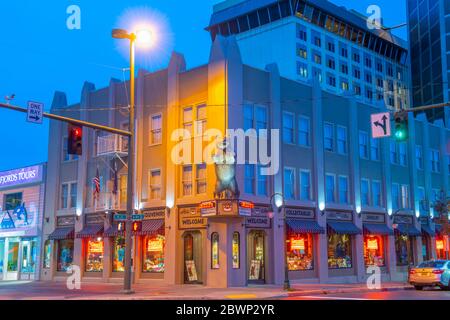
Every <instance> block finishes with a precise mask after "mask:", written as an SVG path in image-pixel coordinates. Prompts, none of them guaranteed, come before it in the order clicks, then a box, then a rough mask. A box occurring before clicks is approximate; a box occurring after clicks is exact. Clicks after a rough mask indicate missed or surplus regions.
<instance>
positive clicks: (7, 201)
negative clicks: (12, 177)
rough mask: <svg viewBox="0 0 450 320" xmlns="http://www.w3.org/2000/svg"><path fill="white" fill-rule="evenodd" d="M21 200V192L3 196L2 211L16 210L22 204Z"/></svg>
mask: <svg viewBox="0 0 450 320" xmlns="http://www.w3.org/2000/svg"><path fill="white" fill-rule="evenodd" d="M22 198H23V193H22V192H15V193H9V194H5V196H4V204H3V209H4V210H14V209H16V208H17V207H18V206H20V205H21V204H22Z"/></svg>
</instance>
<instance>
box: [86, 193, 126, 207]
mask: <svg viewBox="0 0 450 320" xmlns="http://www.w3.org/2000/svg"><path fill="white" fill-rule="evenodd" d="M125 207H126V203H125V202H122V203H121V202H120V199H119V194H117V195H114V194H112V193H111V192H100V194H99V195H98V197H97V198H96V199H95V200H94V208H95V210H97V211H103V210H121V209H125Z"/></svg>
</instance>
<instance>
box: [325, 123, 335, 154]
mask: <svg viewBox="0 0 450 320" xmlns="http://www.w3.org/2000/svg"><path fill="white" fill-rule="evenodd" d="M325 126H331V150H328V149H326V148H325V140H326V139H328V138H327V137H326V136H325ZM323 149H324V151H326V152H334V150H335V132H334V124H333V123H331V122H324V123H323Z"/></svg>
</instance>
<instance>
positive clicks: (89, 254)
mask: <svg viewBox="0 0 450 320" xmlns="http://www.w3.org/2000/svg"><path fill="white" fill-rule="evenodd" d="M86 243H87V248H86V272H102V271H103V239H101V238H99V239H87V240H86Z"/></svg>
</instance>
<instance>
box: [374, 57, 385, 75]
mask: <svg viewBox="0 0 450 320" xmlns="http://www.w3.org/2000/svg"><path fill="white" fill-rule="evenodd" d="M375 70H376V71H377V72H380V73H382V72H383V63H382V62H381V60H379V59H377V60H376V63H375Z"/></svg>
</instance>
